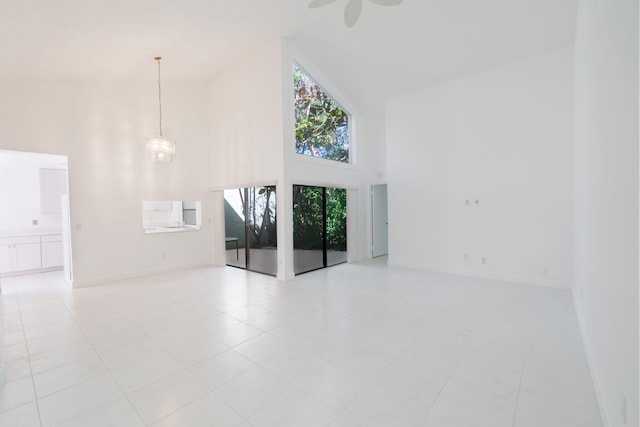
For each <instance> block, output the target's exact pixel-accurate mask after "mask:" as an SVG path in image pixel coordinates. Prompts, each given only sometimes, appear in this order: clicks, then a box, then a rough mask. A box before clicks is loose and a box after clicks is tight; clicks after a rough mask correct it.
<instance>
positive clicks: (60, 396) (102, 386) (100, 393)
mask: <svg viewBox="0 0 640 427" xmlns="http://www.w3.org/2000/svg"><path fill="white" fill-rule="evenodd" d="M122 397H124V394H123V393H122V391H121V390H120V387H118V384H117V383H116V382H115V381H114V380H113V378H112V377H111V375H103V376H101V377H98V378H95V379H93V380H90V381H87V382H85V383H82V384H79V385H77V386H74V387H71V388H67V389H65V390H62V391H59V392H57V393H54V394H50V395H49V396H46V397H44V398H41V399H38V407H39V409H40V418H41V420H42V426H43V427H48V426H57V425H59V424H62V423H64V422H67V421H70V420H72V419H73V418H76V417H78V416H80V415H82V414H85V413H87V412H89V411H91V410H93V409H96V408H99V407H101V406H103V405H105V404H107V403H110V402H113V401H115V400H118V399H120V398H122Z"/></svg>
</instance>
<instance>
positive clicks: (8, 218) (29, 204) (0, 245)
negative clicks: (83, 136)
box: [0, 150, 73, 284]
mask: <svg viewBox="0 0 640 427" xmlns="http://www.w3.org/2000/svg"><path fill="white" fill-rule="evenodd" d="M68 189H69V186H68V161H67V156H62V155H53V154H44V153H32V152H22V151H6V150H0V204H1V205H2V206H4V207H6V209H2V210H0V230H2V235H1V236H0V274H1V275H3V276H17V275H23V274H32V273H41V272H46V271H51V270H64V277H65V280H66V281H67V282H68V283H69V284H71V283H72V281H73V268H72V256H71V234H70V230H69V226H68V225H69V196H68V194H69V191H68Z"/></svg>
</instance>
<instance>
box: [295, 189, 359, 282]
mask: <svg viewBox="0 0 640 427" xmlns="http://www.w3.org/2000/svg"><path fill="white" fill-rule="evenodd" d="M345 262H347V190H346V189H344V188H332V187H315V186H307V185H294V186H293V270H294V273H295V274H296V275H297V274H302V273H307V272H309V271H314V270H318V269H320V268H325V267H330V266H333V265H337V264H342V263H345Z"/></svg>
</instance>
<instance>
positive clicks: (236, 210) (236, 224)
mask: <svg viewBox="0 0 640 427" xmlns="http://www.w3.org/2000/svg"><path fill="white" fill-rule="evenodd" d="M224 219H225V222H224V224H225V225H224V227H225V246H226V248H225V249H226V250H225V252H226V255H225V257H226V258H225V263H226V265H229V266H232V267H238V268H243V269H246V270H250V271H255V272H257V273H264V274H268V275H271V276H275V275H276V274H277V272H278V256H277V249H278V244H277V228H276V187H275V186H273V185H271V186H263V187H247V188H236V189H232V190H225V191H224Z"/></svg>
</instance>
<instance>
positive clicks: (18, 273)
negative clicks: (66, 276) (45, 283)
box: [0, 266, 63, 278]
mask: <svg viewBox="0 0 640 427" xmlns="http://www.w3.org/2000/svg"><path fill="white" fill-rule="evenodd" d="M62 269H63V268H62V267H61V266H60V267H49V268H38V269H35V270H22V271H12V272H9V273H0V278H3V277H17V276H26V275H28V274H40V273H48V272H49V271H60V270H62Z"/></svg>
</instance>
